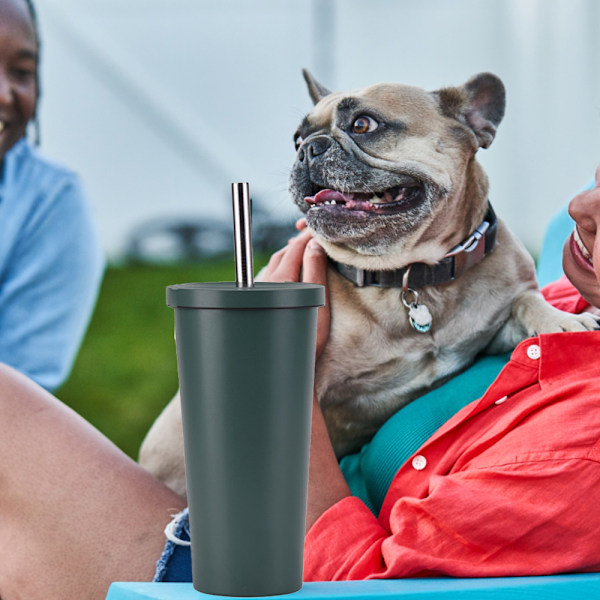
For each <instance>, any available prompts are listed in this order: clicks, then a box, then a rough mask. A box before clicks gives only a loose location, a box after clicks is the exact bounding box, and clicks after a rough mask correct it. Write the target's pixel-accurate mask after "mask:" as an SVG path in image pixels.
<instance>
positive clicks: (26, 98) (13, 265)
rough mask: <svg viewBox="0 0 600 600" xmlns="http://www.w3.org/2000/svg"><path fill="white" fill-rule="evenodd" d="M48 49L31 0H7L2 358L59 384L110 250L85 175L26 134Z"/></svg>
mask: <svg viewBox="0 0 600 600" xmlns="http://www.w3.org/2000/svg"><path fill="white" fill-rule="evenodd" d="M39 50H40V43H39V36H38V33H37V26H36V18H35V10H34V7H33V5H32V3H31V1H30V0H0V362H3V363H6V364H7V365H10V366H12V367H14V368H15V369H17V370H19V371H21V372H22V373H24V374H26V375H27V376H29V377H30V378H31V379H33V380H34V381H35V382H37V383H38V384H39V385H41V386H42V387H44V388H46V389H48V390H54V389H56V388H57V387H58V386H59V385H60V384H61V383H62V382H63V381H64V380H65V379H66V377H67V375H68V374H69V371H70V369H71V366H72V363H73V361H74V358H75V355H76V353H77V350H78V348H79V345H80V343H81V340H82V338H83V334H84V332H85V329H86V327H87V324H88V321H89V318H90V315H91V312H92V310H93V307H94V304H95V301H96V297H97V294H98V288H99V285H100V281H101V278H102V273H103V270H104V257H103V253H102V250H101V246H100V243H99V238H98V234H97V231H96V227H95V224H94V221H93V218H92V214H91V210H90V207H89V206H88V204H87V201H86V200H85V197H84V194H83V191H82V187H81V184H80V182H79V179H78V177H77V176H76V175H75V174H74V173H73V172H71V171H70V170H68V169H66V168H64V167H62V166H59V165H57V164H55V163H53V162H51V161H49V160H48V159H46V158H45V157H43V156H42V155H41V153H40V152H39V149H38V148H37V147H36V146H37V145H36V146H34V145H32V144H31V143H30V142H29V141H28V139H27V130H28V128H29V126H30V124H31V123H35V125H36V130H37V119H36V113H37V107H38V100H39V95H40V86H39V77H38V68H39ZM36 137H38V136H37V135H36Z"/></svg>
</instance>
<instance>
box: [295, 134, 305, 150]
mask: <svg viewBox="0 0 600 600" xmlns="http://www.w3.org/2000/svg"><path fill="white" fill-rule="evenodd" d="M303 141H304V140H303V139H302V136H301V135H297V136H296V137H295V138H294V145H295V146H296V150H298V148H300V145H301V144H302V142H303Z"/></svg>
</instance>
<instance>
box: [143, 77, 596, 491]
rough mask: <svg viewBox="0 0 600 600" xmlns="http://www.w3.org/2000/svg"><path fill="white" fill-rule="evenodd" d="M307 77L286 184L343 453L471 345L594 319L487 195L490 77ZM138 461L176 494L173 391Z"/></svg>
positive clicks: (177, 431)
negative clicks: (320, 281)
mask: <svg viewBox="0 0 600 600" xmlns="http://www.w3.org/2000/svg"><path fill="white" fill-rule="evenodd" d="M304 77H305V80H306V82H307V85H308V91H309V94H310V96H311V98H312V100H313V102H314V108H313V110H312V112H310V113H309V114H308V115H307V116H306V117H305V118H304V119H303V120H302V122H301V124H300V126H299V128H298V130H297V131H296V134H295V136H294V142H295V145H296V159H295V162H294V165H293V167H292V170H291V176H290V186H289V188H290V192H291V196H292V199H293V201H294V202H295V204H296V205H297V206H298V208H299V209H300V210H301V211H302V212H303V213H304V214H305V215H306V221H307V225H308V227H309V228H310V229H311V231H312V233H313V236H314V238H315V239H316V240H317V241H318V242H319V244H321V246H322V247H323V248H324V250H325V252H326V253H327V255H328V257H329V259H330V263H329V270H328V280H327V285H328V290H329V303H330V309H331V331H330V335H329V338H328V342H327V345H326V347H325V349H324V351H323V352H322V354H321V356H320V358H319V360H318V362H317V366H316V372H315V390H316V394H317V397H318V399H319V402H320V405H321V408H322V410H323V414H324V417H325V420H326V423H327V427H328V431H329V435H330V437H331V441H332V443H333V446H334V449H335V451H336V454H337V456H338V457H342V456H344V455H345V454H348V453H350V452H353V451H356V450H357V449H358V448H360V446H361V445H363V444H364V443H365V442H368V441H369V439H370V438H371V437H372V436H373V434H374V433H375V432H376V431H377V430H378V429H379V428H380V427H381V425H382V424H383V423H384V422H385V421H386V420H387V419H388V418H389V417H390V416H391V415H392V414H394V413H395V412H396V411H397V410H398V409H399V408H401V407H402V406H404V405H406V404H407V403H409V402H411V401H412V400H414V399H415V398H417V397H419V396H421V395H423V394H424V393H426V392H427V391H429V390H431V389H433V388H435V387H437V386H439V385H441V384H442V383H444V382H445V381H447V380H448V379H450V378H451V377H452V376H454V375H456V374H457V373H459V372H461V371H463V370H464V369H465V368H467V367H468V366H469V365H470V364H471V363H472V362H473V361H474V359H475V357H476V356H477V355H478V354H480V353H483V352H486V353H504V352H508V351H509V350H511V349H512V348H514V347H515V346H516V345H517V344H518V343H519V342H520V341H522V340H523V339H525V338H526V337H530V336H534V335H537V334H538V333H543V332H555V331H577V330H587V329H594V328H596V327H597V321H596V320H595V318H593V317H592V316H591V315H588V314H582V315H572V314H568V313H563V312H561V311H559V310H557V309H555V308H554V307H552V306H550V305H549V304H547V303H546V302H545V300H544V299H543V297H542V295H541V294H540V292H539V290H538V285H537V281H536V277H535V268H534V263H533V260H532V258H531V257H530V255H529V254H528V253H527V251H526V250H525V248H524V247H523V245H522V244H521V243H520V242H519V241H518V240H517V239H516V238H515V237H514V236H513V235H512V234H511V233H510V231H509V230H508V229H507V227H506V226H505V225H504V223H503V222H502V221H501V220H500V219H498V218H497V217H496V215H495V213H494V210H493V208H492V206H491V204H490V200H489V196H488V187H489V185H488V178H487V176H486V174H485V172H484V170H483V168H482V167H481V165H480V164H479V163H478V161H477V160H476V154H477V151H478V150H479V149H480V148H488V147H489V146H490V144H491V143H492V141H493V140H494V137H495V135H496V129H497V127H498V125H499V124H500V122H501V121H502V118H503V116H504V110H505V89H504V85H503V84H502V81H501V80H500V79H499V78H498V77H497V76H495V75H493V74H491V73H481V74H479V75H476V76H474V77H473V78H471V79H470V80H469V81H467V82H466V83H465V84H464V85H462V86H457V87H446V88H442V89H439V90H436V91H425V90H423V89H421V88H418V87H412V86H407V85H402V84H396V83H382V84H377V85H373V86H370V87H367V88H363V89H359V90H355V91H352V92H336V93H332V92H330V91H329V90H328V89H326V88H325V87H324V86H323V85H321V84H320V83H318V82H317V81H316V80H315V79H314V78H313V77H312V76H311V75H310V74H309V73H308V72H306V71H304ZM140 462H141V464H142V465H143V466H144V467H146V468H147V469H148V470H149V471H151V472H152V473H154V474H155V475H156V476H157V477H159V478H161V479H162V480H164V481H165V482H166V483H167V485H170V486H171V487H172V488H173V489H175V490H176V491H178V492H179V493H185V479H184V473H185V471H184V466H183V443H182V432H181V412H180V407H179V402H178V398H175V399H174V400H173V401H172V402H171V404H169V405H168V406H167V408H166V409H165V411H164V412H163V413H162V415H161V416H160V417H159V418H158V420H157V421H156V422H155V424H154V425H153V427H152V429H151V430H150V432H149V433H148V436H147V438H146V440H145V441H144V443H143V445H142V448H141V453H140Z"/></svg>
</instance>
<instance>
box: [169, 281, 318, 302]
mask: <svg viewBox="0 0 600 600" xmlns="http://www.w3.org/2000/svg"><path fill="white" fill-rule="evenodd" d="M167 304H168V305H169V306H170V307H171V308H304V307H311V306H324V305H325V287H324V286H322V285H317V284H315V283H297V282H284V283H270V282H262V281H261V282H256V283H255V284H254V286H253V287H237V285H236V284H235V283H234V282H229V281H221V282H217V283H181V284H179V285H170V286H168V287H167Z"/></svg>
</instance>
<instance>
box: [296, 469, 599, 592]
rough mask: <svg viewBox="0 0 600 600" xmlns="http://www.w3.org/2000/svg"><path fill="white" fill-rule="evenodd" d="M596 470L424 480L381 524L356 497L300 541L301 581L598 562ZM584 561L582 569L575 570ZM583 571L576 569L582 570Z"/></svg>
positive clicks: (513, 571) (541, 569)
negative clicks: (419, 492)
mask: <svg viewBox="0 0 600 600" xmlns="http://www.w3.org/2000/svg"><path fill="white" fill-rule="evenodd" d="M599 501H600V465H599V464H598V463H597V462H595V461H593V460H586V459H581V458H563V459H551V458H548V459H543V460H534V461H522V462H518V463H514V464H507V465H502V466H498V467H490V468H484V469H466V470H464V471H461V472H457V473H452V474H449V475H444V476H434V477H432V479H431V483H430V486H429V490H428V494H427V495H426V497H424V498H410V497H400V498H398V499H397V500H396V501H395V503H394V504H393V508H392V510H391V512H390V514H389V525H388V526H384V525H383V524H382V523H381V522H380V521H379V520H378V519H377V518H375V516H374V515H373V514H372V513H371V512H370V511H369V510H368V509H367V508H366V506H365V505H364V504H362V502H361V501H360V500H358V499H357V498H351V497H350V498H346V499H344V500H342V501H340V502H338V503H337V504H336V505H334V506H333V507H331V508H330V509H329V510H328V511H326V512H325V513H324V514H323V515H321V517H320V519H319V520H317V522H316V523H315V524H314V525H313V527H312V528H311V530H310V531H309V532H308V534H307V537H306V541H305V573H304V576H305V579H306V580H308V581H311V580H312V581H323V580H345V579H373V578H386V579H387V578H400V577H409V576H431V575H449V576H454V577H494V576H506V575H511V576H517V575H535V574H548V573H557V572H565V571H570V570H575V569H576V570H594V569H597V568H598V567H599V566H600V542H598V539H597V537H598V534H597V532H598V530H599V529H600V511H596V510H590V507H592V506H596V505H597V504H598V502H599ZM586 565H587V566H588V567H589V568H585V567H586ZM582 567H583V568H582Z"/></svg>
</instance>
